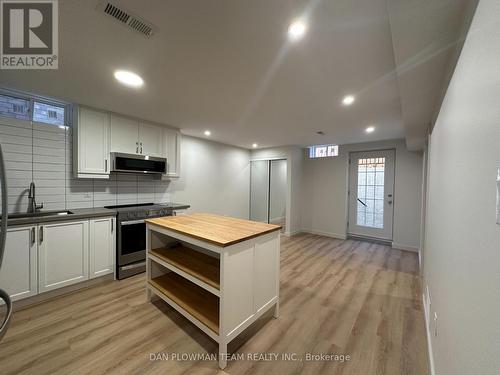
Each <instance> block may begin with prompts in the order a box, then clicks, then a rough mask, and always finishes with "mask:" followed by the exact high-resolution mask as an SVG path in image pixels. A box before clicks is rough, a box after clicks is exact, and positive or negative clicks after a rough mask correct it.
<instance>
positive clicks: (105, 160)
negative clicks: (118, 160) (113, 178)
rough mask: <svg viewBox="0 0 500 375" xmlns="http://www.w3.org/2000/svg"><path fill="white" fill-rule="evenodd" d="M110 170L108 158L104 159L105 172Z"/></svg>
mask: <svg viewBox="0 0 500 375" xmlns="http://www.w3.org/2000/svg"><path fill="white" fill-rule="evenodd" d="M107 171H108V159H104V172H107Z"/></svg>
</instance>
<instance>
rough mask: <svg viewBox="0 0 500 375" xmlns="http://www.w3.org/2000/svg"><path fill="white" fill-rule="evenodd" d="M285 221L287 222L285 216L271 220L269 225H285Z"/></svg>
mask: <svg viewBox="0 0 500 375" xmlns="http://www.w3.org/2000/svg"><path fill="white" fill-rule="evenodd" d="M284 221H285V217H284V216H281V217H275V218H274V219H269V224H279V223H283V222H284Z"/></svg>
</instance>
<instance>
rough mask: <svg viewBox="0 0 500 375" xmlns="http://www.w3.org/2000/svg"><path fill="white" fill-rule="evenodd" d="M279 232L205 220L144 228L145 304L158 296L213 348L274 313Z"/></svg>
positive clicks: (222, 362)
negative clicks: (267, 312)
mask: <svg viewBox="0 0 500 375" xmlns="http://www.w3.org/2000/svg"><path fill="white" fill-rule="evenodd" d="M280 229H281V227H280V226H278V225H272V224H265V223H258V222H253V221H248V220H241V219H234V218H230V217H225V216H224V217H223V216H217V215H210V214H192V215H182V216H170V217H162V218H154V219H147V220H146V232H147V236H146V249H147V251H146V254H147V255H146V274H147V280H148V281H147V296H148V299H149V300H151V298H152V296H153V295H156V296H158V297H159V298H161V299H162V300H164V301H165V302H166V303H168V304H169V305H171V306H172V307H173V308H174V309H176V310H177V311H178V312H179V313H181V314H182V315H184V316H185V317H186V318H187V319H189V320H190V321H191V322H192V323H193V324H194V325H196V326H197V327H198V328H199V329H201V330H202V331H203V332H205V333H206V334H207V335H208V336H209V337H211V338H212V339H213V340H215V341H216V342H218V344H219V367H220V368H222V369H223V368H225V367H226V364H227V344H228V343H229V342H230V341H231V340H233V339H234V338H235V337H236V336H238V335H239V334H240V333H241V332H243V330H244V329H246V328H247V327H249V326H250V325H251V324H252V323H253V322H255V321H256V320H257V319H258V318H259V317H260V316H262V315H263V314H264V313H265V312H266V311H269V310H270V309H274V317H275V318H277V317H278V313H279V262H280Z"/></svg>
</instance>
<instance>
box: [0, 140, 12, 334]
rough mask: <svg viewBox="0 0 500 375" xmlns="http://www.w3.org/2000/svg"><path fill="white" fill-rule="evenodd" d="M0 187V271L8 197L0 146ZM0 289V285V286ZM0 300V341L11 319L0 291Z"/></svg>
mask: <svg viewBox="0 0 500 375" xmlns="http://www.w3.org/2000/svg"><path fill="white" fill-rule="evenodd" d="M0 186H1V189H2V218H1V223H0V270H1V269H2V262H3V256H4V253H5V241H6V239H7V213H8V208H9V206H8V203H9V202H8V196H7V176H6V175H5V163H4V160H3V153H2V145H0ZM0 287H1V285H0ZM0 299H2V300H3V301H4V302H5V306H6V308H7V310H6V314H5V318H4V320H3V322H2V324H1V325H0V341H1V340H2V338H3V337H4V336H5V333H6V332H7V329H8V328H9V323H10V319H11V317H12V302H11V300H10V297H9V295H8V293H7V292H6V291H5V290H3V289H0Z"/></svg>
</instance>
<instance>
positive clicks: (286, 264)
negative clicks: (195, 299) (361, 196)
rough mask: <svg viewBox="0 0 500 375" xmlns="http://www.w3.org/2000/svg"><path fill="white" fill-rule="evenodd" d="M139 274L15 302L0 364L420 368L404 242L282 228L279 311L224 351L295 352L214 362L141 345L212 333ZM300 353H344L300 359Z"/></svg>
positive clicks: (58, 368) (362, 372)
mask: <svg viewBox="0 0 500 375" xmlns="http://www.w3.org/2000/svg"><path fill="white" fill-rule="evenodd" d="M144 284H145V277H144V275H138V276H135V277H132V278H129V279H126V280H123V281H119V282H116V281H106V282H103V283H102V284H99V285H97V286H93V287H90V288H88V289H85V290H82V291H78V292H75V293H73V294H70V295H66V296H63V297H59V298H56V299H53V300H51V301H49V302H45V303H42V304H39V305H36V306H33V307H30V308H27V309H24V310H21V311H18V312H16V313H15V315H14V318H13V322H12V325H11V327H10V330H9V332H8V333H7V335H6V337H5V338H4V340H3V342H2V343H0V373H1V374H2V375H6V374H37V375H42V374H64V375H66V374H104V373H107V374H169V375H170V374H182V373H184V374H214V373H218V372H220V373H229V374H238V375H239V374H280V375H282V374H335V375H341V374H342V375H347V374H356V375H369V374H382V375H391V374H394V375H400V374H406V375H411V374H415V375H427V374H428V367H427V346H426V345H427V344H426V337H425V326H424V321H423V312H422V306H421V291H420V281H419V276H418V259H417V255H416V254H414V253H409V252H404V251H398V250H393V249H391V248H389V247H387V246H383V245H378V244H372V243H366V242H359V241H353V240H346V241H341V240H336V239H331V238H326V237H321V236H315V235H308V234H301V235H298V236H294V237H292V238H290V239H288V238H283V239H282V247H281V290H280V292H281V309H280V318H279V319H273V318H272V316H271V314H266V315H265V316H264V317H262V318H261V319H260V320H259V321H257V322H256V324H255V325H254V326H252V327H250V328H249V329H248V330H247V331H245V332H244V333H243V334H242V335H241V336H240V337H238V338H236V339H235V340H234V341H233V342H232V343H231V344H230V345H229V351H230V352H232V353H234V354H235V355H243V356H245V357H246V356H247V355H248V354H249V353H277V354H278V355H280V356H281V353H296V355H297V358H300V357H302V358H303V360H302V361H300V360H296V361H292V360H289V361H286V360H278V361H251V360H248V359H245V360H237V361H229V363H228V366H227V368H226V369H225V370H224V372H222V371H220V370H219V369H218V367H217V363H216V362H215V361H204V360H198V361H196V360H195V361H189V360H186V361H175V360H155V361H152V360H150V354H151V353H165V355H164V356H163V357H162V358H163V359H165V356H166V355H171V354H172V353H179V354H180V353H191V354H192V353H199V354H202V355H207V353H208V354H212V355H216V353H217V345H216V344H215V343H214V342H212V341H211V340H210V339H209V338H208V337H207V336H206V335H205V334H204V333H202V332H201V331H199V330H198V329H197V328H196V327H195V326H194V325H192V324H191V323H190V322H189V321H188V320H186V319H185V318H183V317H182V316H181V315H180V314H178V313H177V312H176V311H175V310H173V309H172V308H170V307H168V306H167V305H166V304H165V303H163V302H162V301H157V302H154V303H153V304H150V303H147V302H146V292H145V288H144ZM306 353H315V354H320V353H325V354H328V353H330V354H333V353H336V354H344V355H349V356H350V361H345V362H343V363H342V362H338V361H337V362H335V361H315V362H310V361H305V356H306ZM246 358H247V357H246ZM260 359H264V358H262V357H261V358H260Z"/></svg>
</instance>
